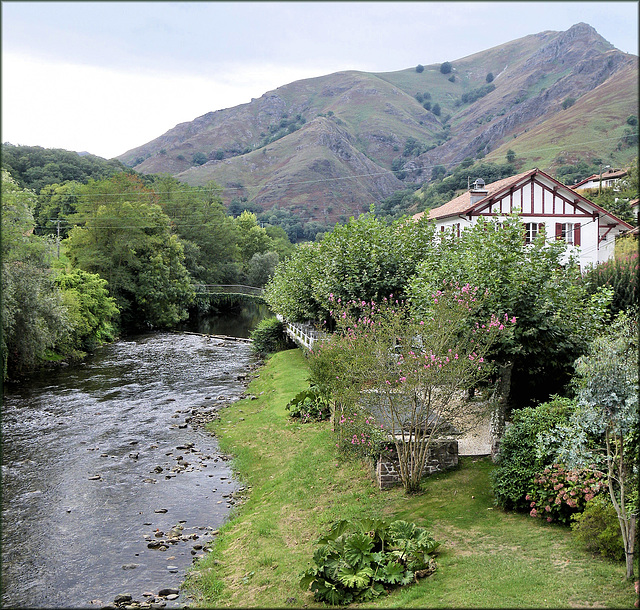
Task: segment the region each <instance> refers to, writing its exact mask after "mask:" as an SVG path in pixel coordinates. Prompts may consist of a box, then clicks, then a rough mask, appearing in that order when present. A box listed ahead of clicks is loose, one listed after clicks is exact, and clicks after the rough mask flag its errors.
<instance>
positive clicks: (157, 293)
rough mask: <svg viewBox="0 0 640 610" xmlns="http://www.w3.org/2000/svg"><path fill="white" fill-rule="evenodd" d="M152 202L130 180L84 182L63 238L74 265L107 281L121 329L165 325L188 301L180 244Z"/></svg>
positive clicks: (191, 294)
mask: <svg viewBox="0 0 640 610" xmlns="http://www.w3.org/2000/svg"><path fill="white" fill-rule="evenodd" d="M155 200H156V195H155V193H153V192H152V191H150V190H149V189H147V188H146V187H145V186H144V185H143V184H142V183H141V181H140V180H139V179H138V178H136V177H133V176H127V175H124V174H123V175H117V176H114V177H112V178H111V179H109V180H104V181H101V182H99V183H98V182H94V183H90V184H88V185H87V186H84V187H83V188H82V191H81V192H80V200H79V203H78V213H77V214H76V216H75V217H74V221H75V222H76V226H74V228H73V229H72V230H71V231H70V233H69V237H68V238H67V240H65V241H66V248H67V253H68V256H69V259H70V260H71V261H72V264H73V265H74V266H75V267H77V268H79V269H81V270H83V271H87V272H89V273H96V274H98V275H99V276H100V277H102V278H103V279H105V280H107V282H108V285H109V294H110V296H112V297H113V298H114V299H115V301H116V304H117V306H118V308H119V309H120V312H121V320H122V323H123V324H124V326H125V327H127V328H128V327H132V326H133V327H145V326H152V327H170V326H172V325H174V324H176V323H177V322H180V321H181V320H184V319H186V317H187V316H188V310H187V307H188V306H189V304H190V303H191V302H192V301H193V298H194V290H193V288H192V286H191V284H190V278H189V274H188V272H187V270H186V268H185V267H184V264H183V262H184V250H183V247H182V244H181V243H180V241H179V239H178V237H177V236H176V235H174V234H172V233H171V229H170V220H169V218H168V217H167V216H166V214H164V212H163V211H162V209H161V208H160V206H159V205H157V204H156V203H150V202H154V201H155Z"/></svg>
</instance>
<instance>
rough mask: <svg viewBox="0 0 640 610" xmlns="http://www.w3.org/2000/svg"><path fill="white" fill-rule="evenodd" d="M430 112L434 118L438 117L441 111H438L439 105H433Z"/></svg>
mask: <svg viewBox="0 0 640 610" xmlns="http://www.w3.org/2000/svg"><path fill="white" fill-rule="evenodd" d="M431 112H433V114H435V115H436V116H440V112H441V110H440V104H434V105H433V106H432V107H431Z"/></svg>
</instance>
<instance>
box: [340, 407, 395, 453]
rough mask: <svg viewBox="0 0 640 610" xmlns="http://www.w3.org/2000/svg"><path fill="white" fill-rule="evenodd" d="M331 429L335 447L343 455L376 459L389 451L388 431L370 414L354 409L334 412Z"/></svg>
mask: <svg viewBox="0 0 640 610" xmlns="http://www.w3.org/2000/svg"><path fill="white" fill-rule="evenodd" d="M333 431H334V432H335V433H336V448H337V449H338V453H340V454H341V455H343V456H345V457H349V456H353V457H359V458H365V459H366V458H369V459H373V460H376V459H377V458H378V456H379V455H381V454H386V453H388V452H389V451H390V447H389V443H392V441H390V440H389V434H388V431H387V430H385V428H384V424H378V423H377V422H376V420H375V418H374V417H373V416H372V415H367V414H366V413H365V412H363V411H361V410H358V409H354V410H353V412H349V413H345V412H344V411H343V412H342V413H336V421H335V422H334V427H333Z"/></svg>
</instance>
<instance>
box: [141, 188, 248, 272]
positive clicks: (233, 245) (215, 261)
mask: <svg viewBox="0 0 640 610" xmlns="http://www.w3.org/2000/svg"><path fill="white" fill-rule="evenodd" d="M152 189H153V191H154V192H155V193H156V194H157V201H158V203H159V205H160V206H161V207H162V209H163V211H164V213H165V214H166V215H167V216H168V217H169V218H170V220H171V226H172V228H173V230H175V232H176V234H177V235H178V237H179V238H180V241H181V242H182V246H183V248H184V255H185V262H184V264H185V267H186V268H187V270H188V271H189V273H190V275H191V277H192V278H193V280H194V281H195V282H198V283H201V284H233V283H236V282H237V281H238V279H239V278H240V274H241V259H240V249H239V247H238V241H239V237H240V235H239V232H238V229H237V226H236V223H234V222H233V219H232V218H230V217H229V216H228V215H227V213H226V211H225V209H224V205H223V204H222V199H221V197H220V189H219V187H217V186H216V185H215V183H213V182H210V183H208V184H206V185H205V186H204V187H192V186H189V185H187V184H184V183H181V182H179V181H178V180H176V179H175V178H173V177H171V176H166V175H165V176H161V177H160V178H158V179H157V181H156V182H155V184H154V185H153V187H152Z"/></svg>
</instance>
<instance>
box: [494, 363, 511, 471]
mask: <svg viewBox="0 0 640 610" xmlns="http://www.w3.org/2000/svg"><path fill="white" fill-rule="evenodd" d="M499 370H500V377H499V378H498V382H497V383H496V388H495V390H494V392H493V396H492V399H491V401H492V402H493V411H492V412H491V459H492V460H493V461H494V462H495V461H496V459H497V457H498V451H499V449H500V441H501V440H502V436H503V434H504V420H505V414H506V412H507V403H508V401H509V394H511V372H512V371H513V362H505V363H503V364H500V365H499Z"/></svg>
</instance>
